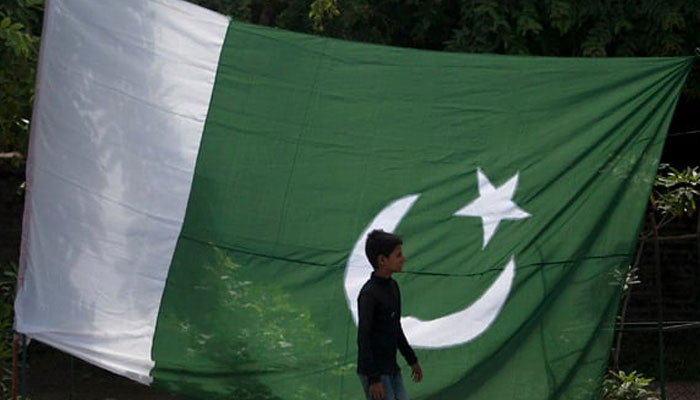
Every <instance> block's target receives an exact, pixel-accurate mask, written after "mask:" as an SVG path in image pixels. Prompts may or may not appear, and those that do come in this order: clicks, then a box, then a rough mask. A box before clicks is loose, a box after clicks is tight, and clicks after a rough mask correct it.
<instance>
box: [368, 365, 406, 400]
mask: <svg viewBox="0 0 700 400" xmlns="http://www.w3.org/2000/svg"><path fill="white" fill-rule="evenodd" d="M357 376H359V377H360V383H362V389H364V390H365V397H366V398H367V400H372V396H371V395H370V394H369V380H368V379H367V376H365V375H362V374H357ZM380 378H381V380H382V385H383V386H384V400H406V389H404V387H403V378H402V377H401V372H397V373H395V374H387V375H381V377H380Z"/></svg>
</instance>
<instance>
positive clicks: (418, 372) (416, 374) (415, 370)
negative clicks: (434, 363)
mask: <svg viewBox="0 0 700 400" xmlns="http://www.w3.org/2000/svg"><path fill="white" fill-rule="evenodd" d="M411 379H413V382H420V381H422V380H423V370H422V369H421V368H420V365H418V362H416V363H415V364H413V365H411Z"/></svg>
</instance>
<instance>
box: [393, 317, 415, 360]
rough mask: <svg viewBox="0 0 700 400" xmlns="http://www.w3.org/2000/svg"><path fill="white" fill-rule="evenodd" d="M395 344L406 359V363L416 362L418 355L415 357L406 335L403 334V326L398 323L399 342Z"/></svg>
mask: <svg viewBox="0 0 700 400" xmlns="http://www.w3.org/2000/svg"><path fill="white" fill-rule="evenodd" d="M397 344H398V348H399V351H400V352H401V355H402V356H403V358H404V359H405V360H406V363H408V365H413V364H415V363H417V362H418V357H416V353H415V352H414V351H413V348H411V345H410V344H408V340H406V335H404V334H403V328H402V327H401V325H400V324H399V342H398V343H397Z"/></svg>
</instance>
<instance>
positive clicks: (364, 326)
mask: <svg viewBox="0 0 700 400" xmlns="http://www.w3.org/2000/svg"><path fill="white" fill-rule="evenodd" d="M402 245H403V241H402V240H401V238H400V237H399V236H396V235H394V234H391V233H387V232H384V231H381V230H374V231H372V232H370V234H369V235H367V242H366V243H365V254H366V255H367V259H368V260H369V262H370V264H372V268H373V269H374V272H373V273H372V276H371V277H370V279H369V280H368V281H367V283H365V284H364V286H362V290H360V295H359V296H358V298H357V303H358V311H359V323H358V333H357V347H358V357H357V374H358V375H359V377H360V382H361V383H362V387H363V388H364V390H365V395H366V396H367V400H380V399H386V400H406V391H405V389H404V386H403V380H402V378H401V370H400V369H399V366H398V365H397V364H396V349H397V348H398V349H399V351H401V355H403V357H404V359H406V362H407V363H408V365H410V366H411V377H412V379H413V381H414V382H420V381H421V380H422V379H423V371H422V370H421V368H420V365H418V359H417V358H416V354H415V353H414V352H413V349H412V348H411V346H410V345H409V344H408V341H407V340H406V336H405V335H404V333H403V330H402V329H401V294H400V293H399V286H398V285H397V284H396V281H395V280H393V279H391V274H393V273H394V272H400V271H401V269H402V268H403V263H404V261H406V258H405V257H404V256H403V253H402V249H401V246H402Z"/></svg>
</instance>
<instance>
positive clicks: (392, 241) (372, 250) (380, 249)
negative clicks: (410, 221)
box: [365, 229, 404, 270]
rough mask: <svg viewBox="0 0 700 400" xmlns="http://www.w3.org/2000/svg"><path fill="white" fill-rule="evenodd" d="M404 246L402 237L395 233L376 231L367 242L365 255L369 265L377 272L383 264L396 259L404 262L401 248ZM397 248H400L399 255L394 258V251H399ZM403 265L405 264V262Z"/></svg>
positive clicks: (368, 237) (369, 236) (371, 233)
mask: <svg viewBox="0 0 700 400" xmlns="http://www.w3.org/2000/svg"><path fill="white" fill-rule="evenodd" d="M402 244H403V240H401V237H400V236H398V235H394V234H393V233H388V232H384V231H383V230H381V229H375V230H373V231H372V232H370V233H369V235H367V241H366V242H365V254H366V255H367V259H368V260H369V263H370V264H372V268H374V269H375V270H376V269H377V268H379V266H380V265H381V264H382V263H384V262H390V260H392V259H394V258H396V257H399V258H401V259H402V260H404V258H403V254H401V248H400V246H401V245H402ZM397 247H399V249H398V252H399V253H398V254H395V255H394V257H392V253H393V252H394V250H397ZM401 264H403V261H402V262H401ZM399 267H400V266H399Z"/></svg>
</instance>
